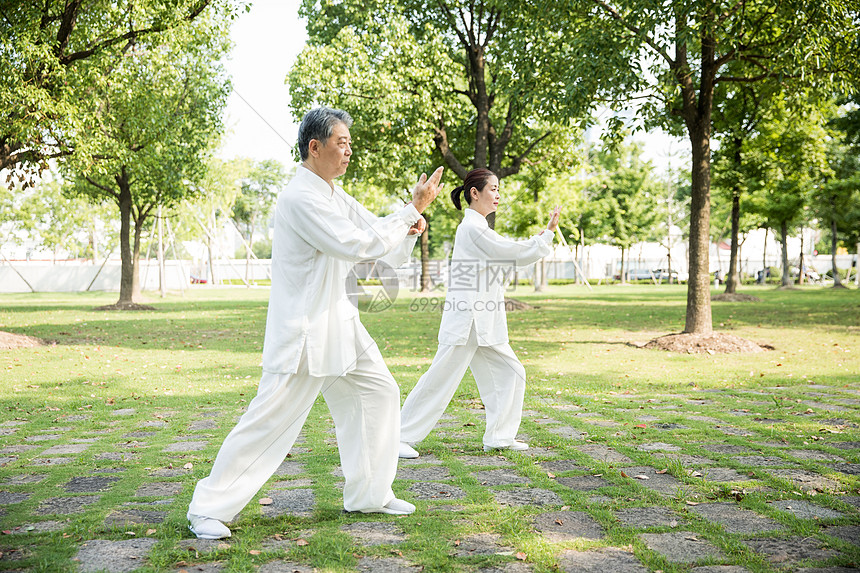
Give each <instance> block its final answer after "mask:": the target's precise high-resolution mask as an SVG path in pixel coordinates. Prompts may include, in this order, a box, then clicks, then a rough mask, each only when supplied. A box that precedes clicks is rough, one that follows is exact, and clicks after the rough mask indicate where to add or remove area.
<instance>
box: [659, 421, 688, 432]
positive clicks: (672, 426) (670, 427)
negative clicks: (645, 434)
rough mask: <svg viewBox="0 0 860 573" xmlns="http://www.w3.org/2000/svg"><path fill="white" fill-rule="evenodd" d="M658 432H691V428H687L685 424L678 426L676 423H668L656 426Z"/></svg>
mask: <svg viewBox="0 0 860 573" xmlns="http://www.w3.org/2000/svg"><path fill="white" fill-rule="evenodd" d="M653 427H654V428H656V429H657V430H663V431H669V430H689V429H690V427H689V426H685V425H684V424H676V423H674V422H666V423H662V424H654V426H653Z"/></svg>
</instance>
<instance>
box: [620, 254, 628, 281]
mask: <svg viewBox="0 0 860 573" xmlns="http://www.w3.org/2000/svg"><path fill="white" fill-rule="evenodd" d="M626 253H627V249H625V248H624V247H621V284H623V285H626V284H627V269H626V268H624V255H625V254H626Z"/></svg>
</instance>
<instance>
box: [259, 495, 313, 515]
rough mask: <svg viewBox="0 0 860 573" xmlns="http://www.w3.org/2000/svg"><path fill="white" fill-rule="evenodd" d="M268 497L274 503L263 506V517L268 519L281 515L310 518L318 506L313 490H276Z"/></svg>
mask: <svg viewBox="0 0 860 573" xmlns="http://www.w3.org/2000/svg"><path fill="white" fill-rule="evenodd" d="M267 497H270V498H271V499H272V503H271V504H270V505H264V506H263V515H265V516H266V517H277V516H279V515H295V516H298V517H310V516H311V515H312V514H313V511H314V505H315V504H316V497H315V496H314V490H312V489H282V490H275V491H270V492H268V493H267Z"/></svg>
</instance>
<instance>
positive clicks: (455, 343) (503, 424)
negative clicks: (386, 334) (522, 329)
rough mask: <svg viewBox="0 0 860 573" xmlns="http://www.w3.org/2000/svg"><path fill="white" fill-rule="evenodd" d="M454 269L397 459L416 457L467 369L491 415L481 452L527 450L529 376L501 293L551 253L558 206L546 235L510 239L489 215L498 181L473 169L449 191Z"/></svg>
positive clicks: (410, 400)
mask: <svg viewBox="0 0 860 573" xmlns="http://www.w3.org/2000/svg"><path fill="white" fill-rule="evenodd" d="M461 195H462V196H463V198H464V199H465V200H466V203H467V204H468V208H467V209H466V210H465V212H464V214H463V220H462V222H461V223H460V226H459V227H457V234H456V237H455V239H454V252H453V254H452V256H451V265H450V267H449V283H448V294H447V296H446V297H445V306H444V308H443V312H442V323H441V325H440V326H439V349H438V351H437V352H436V356H435V357H434V358H433V363H432V364H431V365H430V369H429V370H427V372H426V373H424V375H423V376H422V377H421V379H420V380H418V384H417V385H416V386H415V388H414V389H413V390H412V392H410V393H409V396H408V397H407V398H406V402H405V403H404V404H403V409H402V410H401V412H400V457H401V458H417V457H418V452H417V451H415V449H414V448H413V447H412V445H413V444H415V443H417V442H420V441H421V440H423V439H424V438H425V437H427V434H429V433H430V431H431V430H432V429H433V427H434V426H435V425H436V422H437V421H438V420H439V418H440V417H441V416H442V413H443V412H444V411H445V408H446V407H447V406H448V404H449V403H450V402H451V399H452V398H453V397H454V392H455V391H456V390H457V386H459V384H460V381H461V380H462V378H463V375H464V374H465V373H466V368H467V367H470V368H471V369H472V374H473V375H474V377H475V382H476V383H477V385H478V392H479V393H480V394H481V400H483V402H484V408H485V410H486V414H487V428H486V431H485V432H484V438H483V442H484V451H487V452H488V451H491V450H493V449H510V450H525V449H528V447H529V446H528V444H526V443H524V442H520V441H517V440H515V439H514V438H515V437H516V435H517V431H518V430H519V427H520V419H521V418H522V410H523V397H524V395H525V387H526V371H525V369H524V368H523V365H522V364H520V361H519V360H517V357H516V355H515V354H514V351H513V350H512V349H511V346H510V344H508V325H507V319H506V316H505V298H504V290H505V286H506V284H507V280H506V278H507V277H508V276H509V275H510V272H511V271H512V270H513V268H514V267H515V266H522V265H528V264H531V263H534V262H536V261H538V260H540V259H542V258H543V257H545V256H547V255H549V254H550V253H551V252H552V248H551V247H550V245H552V241H553V236H554V232H555V229H556V228H557V227H558V217H559V211H560V207H556V208H555V209H554V210H553V212H552V214H551V215H550V220H549V224H548V225H547V228H546V230H544V231H543V232H542V233H540V234H539V235H535V236H534V237H532V238H530V239H528V240H525V241H513V240H511V239H506V238H504V237H502V236H501V235H499V234H498V233H496V232H495V231H493V230H492V229H490V227H489V225H488V224H487V215H488V214H490V213H493V212H495V211H496V208H497V207H498V206H499V179H498V177H496V175H495V174H494V173H493V172H492V171H490V170H488V169H474V170H472V171H470V172H469V173H468V174H467V175H466V179H465V181H464V182H463V185H462V186H460V187H457V188H456V189H454V190H453V191H452V192H451V200H452V201H453V202H454V206H455V207H457V209H461V208H462V207H461V199H460V196H461Z"/></svg>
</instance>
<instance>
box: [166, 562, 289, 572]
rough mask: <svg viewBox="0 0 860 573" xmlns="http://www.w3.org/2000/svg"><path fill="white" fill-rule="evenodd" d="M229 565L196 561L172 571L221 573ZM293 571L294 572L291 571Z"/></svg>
mask: <svg viewBox="0 0 860 573" xmlns="http://www.w3.org/2000/svg"><path fill="white" fill-rule="evenodd" d="M226 566H227V564H226V563H218V562H215V563H195V564H194V565H183V566H180V567H177V568H175V569H173V571H172V573H188V572H189V570H190V571H193V572H194V573H221V572H222V571H224V568H225V567H226ZM291 573H292V572H291Z"/></svg>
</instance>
